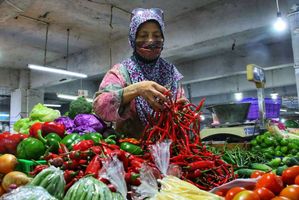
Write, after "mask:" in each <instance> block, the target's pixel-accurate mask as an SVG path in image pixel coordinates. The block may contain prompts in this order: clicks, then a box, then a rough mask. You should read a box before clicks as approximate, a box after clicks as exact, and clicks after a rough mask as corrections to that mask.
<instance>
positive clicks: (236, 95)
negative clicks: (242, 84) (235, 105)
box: [234, 92, 243, 101]
mask: <svg viewBox="0 0 299 200" xmlns="http://www.w3.org/2000/svg"><path fill="white" fill-rule="evenodd" d="M234 95H235V99H236V100H237V101H241V100H242V98H243V93H242V92H236V93H235V94H234Z"/></svg>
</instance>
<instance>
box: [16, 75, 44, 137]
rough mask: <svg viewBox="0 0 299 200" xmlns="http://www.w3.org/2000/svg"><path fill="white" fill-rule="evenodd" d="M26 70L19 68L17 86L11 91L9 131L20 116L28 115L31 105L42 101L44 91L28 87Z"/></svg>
mask: <svg viewBox="0 0 299 200" xmlns="http://www.w3.org/2000/svg"><path fill="white" fill-rule="evenodd" d="M29 76H30V72H29V71H28V70H20V76H19V77H20V78H19V88H18V89H16V90H14V91H13V92H12V93H11V97H10V131H12V132H13V129H12V127H13V124H14V123H15V122H16V121H17V120H19V119H20V118H25V117H28V115H29V113H30V111H31V110H32V108H33V106H34V105H36V104H37V103H44V91H43V90H41V89H29Z"/></svg>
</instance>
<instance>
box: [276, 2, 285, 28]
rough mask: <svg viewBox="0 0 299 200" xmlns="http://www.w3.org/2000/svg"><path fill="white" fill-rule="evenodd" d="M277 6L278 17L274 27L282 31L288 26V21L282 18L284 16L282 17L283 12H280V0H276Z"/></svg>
mask: <svg viewBox="0 0 299 200" xmlns="http://www.w3.org/2000/svg"><path fill="white" fill-rule="evenodd" d="M276 6H277V19H276V21H275V23H274V25H273V26H274V29H275V30H276V31H279V32H281V31H284V30H286V28H287V23H286V22H285V21H284V20H283V19H282V17H281V12H280V10H279V3H278V0H276Z"/></svg>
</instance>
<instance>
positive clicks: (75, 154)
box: [69, 150, 94, 160]
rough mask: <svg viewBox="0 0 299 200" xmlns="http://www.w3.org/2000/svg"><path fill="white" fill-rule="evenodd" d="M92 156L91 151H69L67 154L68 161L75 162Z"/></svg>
mask: <svg viewBox="0 0 299 200" xmlns="http://www.w3.org/2000/svg"><path fill="white" fill-rule="evenodd" d="M92 155H94V152H92V151H91V150H86V151H71V152H70V154H69V157H70V159H72V160H73V159H75V160H81V159H85V160H86V159H87V158H88V156H92Z"/></svg>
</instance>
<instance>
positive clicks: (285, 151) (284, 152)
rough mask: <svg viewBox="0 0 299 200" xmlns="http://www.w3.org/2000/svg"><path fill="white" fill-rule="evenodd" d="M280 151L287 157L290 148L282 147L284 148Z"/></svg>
mask: <svg viewBox="0 0 299 200" xmlns="http://www.w3.org/2000/svg"><path fill="white" fill-rule="evenodd" d="M280 151H281V152H282V153H283V154H284V155H286V154H287V152H288V147H287V146H282V147H281V148H280Z"/></svg>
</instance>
